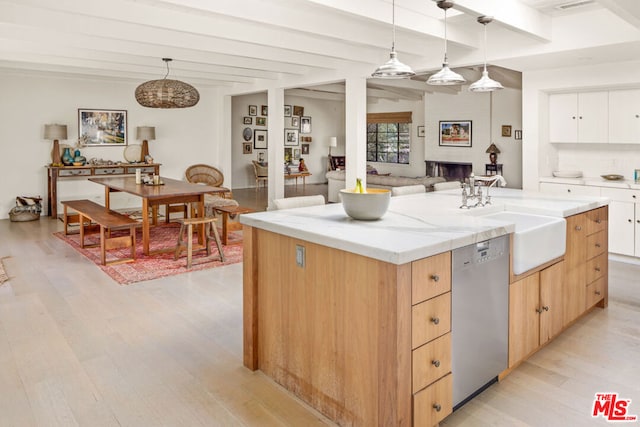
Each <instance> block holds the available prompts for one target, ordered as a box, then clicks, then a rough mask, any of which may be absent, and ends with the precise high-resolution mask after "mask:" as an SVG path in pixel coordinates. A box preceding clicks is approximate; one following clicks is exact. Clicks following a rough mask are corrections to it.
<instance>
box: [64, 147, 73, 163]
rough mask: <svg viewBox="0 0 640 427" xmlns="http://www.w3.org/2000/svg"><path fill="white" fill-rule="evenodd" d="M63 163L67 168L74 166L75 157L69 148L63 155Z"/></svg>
mask: <svg viewBox="0 0 640 427" xmlns="http://www.w3.org/2000/svg"><path fill="white" fill-rule="evenodd" d="M62 163H64V165H65V166H71V165H73V157H72V156H71V152H70V151H69V147H66V148H65V149H64V152H63V153H62Z"/></svg>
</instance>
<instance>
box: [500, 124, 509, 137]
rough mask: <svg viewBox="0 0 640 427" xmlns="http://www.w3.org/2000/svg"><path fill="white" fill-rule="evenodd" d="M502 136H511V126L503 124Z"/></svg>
mask: <svg viewBox="0 0 640 427" xmlns="http://www.w3.org/2000/svg"><path fill="white" fill-rule="evenodd" d="M502 136H506V137H509V136H511V126H509V125H502Z"/></svg>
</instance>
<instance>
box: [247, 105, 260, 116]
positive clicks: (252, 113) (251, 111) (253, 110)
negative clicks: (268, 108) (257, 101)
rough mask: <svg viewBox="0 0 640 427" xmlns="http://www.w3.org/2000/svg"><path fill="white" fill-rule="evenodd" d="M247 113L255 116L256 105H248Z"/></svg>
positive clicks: (256, 113) (256, 111) (256, 112)
mask: <svg viewBox="0 0 640 427" xmlns="http://www.w3.org/2000/svg"><path fill="white" fill-rule="evenodd" d="M249 115H250V116H257V115H258V106H257V105H249Z"/></svg>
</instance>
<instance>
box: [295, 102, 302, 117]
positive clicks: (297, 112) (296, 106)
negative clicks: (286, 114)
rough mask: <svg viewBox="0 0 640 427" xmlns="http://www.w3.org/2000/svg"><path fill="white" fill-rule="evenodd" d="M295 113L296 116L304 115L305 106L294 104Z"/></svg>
mask: <svg viewBox="0 0 640 427" xmlns="http://www.w3.org/2000/svg"><path fill="white" fill-rule="evenodd" d="M293 115H294V116H304V107H301V106H299V105H294V106H293Z"/></svg>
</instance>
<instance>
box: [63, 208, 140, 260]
mask: <svg viewBox="0 0 640 427" xmlns="http://www.w3.org/2000/svg"><path fill="white" fill-rule="evenodd" d="M62 205H63V206H64V214H63V221H64V232H65V234H67V224H68V221H69V217H70V216H71V214H69V212H68V209H72V210H74V211H75V212H77V215H78V223H79V224H80V247H82V248H85V247H93V246H98V245H85V243H84V235H85V223H88V224H91V223H92V222H94V223H96V224H97V225H98V227H100V245H99V246H100V260H101V262H102V265H109V264H118V263H122V262H131V261H135V259H136V227H138V226H139V225H140V223H139V222H138V221H136V220H135V219H132V218H129V217H128V216H126V215H123V214H121V213H119V212H116V211H112V210H108V209H107V208H105V207H104V206H101V205H99V204H97V203H95V202H92V201H91V200H86V199H83V200H66V201H64V202H62ZM125 228H128V229H129V234H128V235H125V236H118V237H111V230H117V229H125ZM129 247H130V248H131V257H130V258H122V259H117V260H114V261H109V262H107V254H106V252H107V250H109V249H118V248H129Z"/></svg>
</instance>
